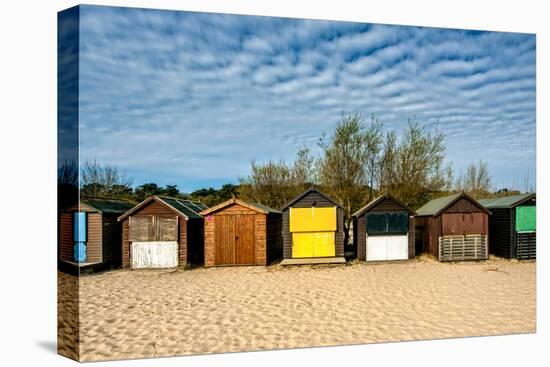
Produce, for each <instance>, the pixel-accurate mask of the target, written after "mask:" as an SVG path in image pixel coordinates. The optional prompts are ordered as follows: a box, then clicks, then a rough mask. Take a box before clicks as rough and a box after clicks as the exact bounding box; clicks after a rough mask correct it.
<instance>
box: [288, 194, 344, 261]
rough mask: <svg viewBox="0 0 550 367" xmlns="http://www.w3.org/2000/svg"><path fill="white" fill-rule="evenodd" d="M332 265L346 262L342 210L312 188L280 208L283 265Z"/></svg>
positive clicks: (331, 200)
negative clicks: (281, 211)
mask: <svg viewBox="0 0 550 367" xmlns="http://www.w3.org/2000/svg"><path fill="white" fill-rule="evenodd" d="M333 262H345V259H344V211H343V209H342V207H341V206H340V205H339V204H338V203H336V202H335V201H334V200H333V199H331V198H330V197H328V196H327V195H325V194H323V193H322V192H320V191H318V190H317V189H314V188H311V189H309V190H306V191H304V192H303V193H301V194H300V195H298V196H297V197H296V198H294V199H292V200H291V201H290V202H289V203H287V204H286V205H285V207H284V208H283V264H300V263H306V264H307V263H333Z"/></svg>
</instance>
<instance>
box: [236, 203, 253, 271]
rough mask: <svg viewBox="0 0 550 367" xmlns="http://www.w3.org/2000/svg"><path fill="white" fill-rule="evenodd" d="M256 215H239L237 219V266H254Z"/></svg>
mask: <svg viewBox="0 0 550 367" xmlns="http://www.w3.org/2000/svg"><path fill="white" fill-rule="evenodd" d="M255 218H256V216H255V215H249V214H247V215H237V216H236V218H235V264H242V265H246V264H254V243H255V238H254V237H255V231H254V222H255V221H254V219H255Z"/></svg>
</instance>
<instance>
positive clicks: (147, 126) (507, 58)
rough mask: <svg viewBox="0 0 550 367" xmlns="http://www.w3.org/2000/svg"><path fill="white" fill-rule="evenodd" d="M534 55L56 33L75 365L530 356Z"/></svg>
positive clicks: (229, 31) (387, 34) (454, 44)
mask: <svg viewBox="0 0 550 367" xmlns="http://www.w3.org/2000/svg"><path fill="white" fill-rule="evenodd" d="M535 54H536V38H535V35H534V34H521V33H506V32H492V31H477V30H460V29H443V28H428V27H421V26H407V25H384V24H370V23H359V22H344V21H332V20H308V19H291V18H276V17H267V16H249V15H231V14H215V13H201V12H188V11H170V10H154V9H137V8H122V7H109V6H93V5H79V6H76V7H72V8H70V9H67V10H63V11H61V12H59V14H58V212H57V218H58V221H57V223H58V244H57V249H58V251H57V254H58V269H57V274H58V352H59V354H61V355H63V356H65V357H68V358H71V359H75V360H78V361H100V360H116V359H131V358H146V357H165V356H183V355H195V354H209V353H225V352H246V351H258V350H272V349H288V348H305V347H322V346H334V345H350V344H365V343H383V342H396V341H411V340H425V339H440V338H457V337H468V336H486V335H503V334H518V333H534V332H535V331H536V330H535V327H536V297H535V294H536V293H535V286H536V284H535V270H536V260H535V259H536V194H535V191H536V187H535V182H536V175H535V174H536V171H535V130H536V125H535V107H536V106H535V100H536V93H535V91H536V89H535V79H536V74H535V69H536V68H535ZM479 343H483V340H482V339H480V340H479Z"/></svg>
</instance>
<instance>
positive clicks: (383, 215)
mask: <svg viewBox="0 0 550 367" xmlns="http://www.w3.org/2000/svg"><path fill="white" fill-rule="evenodd" d="M414 214H415V213H414V211H413V210H411V209H409V208H408V207H407V206H405V205H404V204H402V203H401V202H399V201H398V200H397V199H395V198H394V197H392V196H391V195H388V194H385V195H382V196H380V197H378V198H376V199H375V200H373V201H371V202H370V203H368V204H367V205H365V206H364V207H362V208H361V209H359V210H358V211H357V212H355V213H353V231H354V234H353V239H354V242H355V248H356V249H357V258H358V259H359V260H366V261H385V260H406V259H413V258H414V255H415V226H414Z"/></svg>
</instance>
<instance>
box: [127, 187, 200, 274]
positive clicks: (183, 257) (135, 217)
mask: <svg viewBox="0 0 550 367" xmlns="http://www.w3.org/2000/svg"><path fill="white" fill-rule="evenodd" d="M204 209H207V207H206V206H205V205H204V204H202V203H199V202H193V201H189V200H182V199H178V198H171V197H166V196H150V197H148V198H147V199H145V200H144V201H142V202H141V203H139V204H138V205H136V206H135V207H133V208H132V209H130V210H128V211H127V212H126V213H124V214H123V215H121V216H120V217H119V218H118V220H119V221H120V222H122V266H123V267H124V268H132V269H140V268H173V267H177V266H187V265H189V264H191V263H193V264H202V262H203V261H204V254H203V248H204V232H203V231H204V229H203V218H202V216H201V215H200V214H199V213H200V212H201V211H202V210H204Z"/></svg>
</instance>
